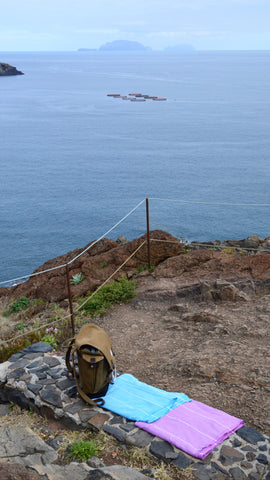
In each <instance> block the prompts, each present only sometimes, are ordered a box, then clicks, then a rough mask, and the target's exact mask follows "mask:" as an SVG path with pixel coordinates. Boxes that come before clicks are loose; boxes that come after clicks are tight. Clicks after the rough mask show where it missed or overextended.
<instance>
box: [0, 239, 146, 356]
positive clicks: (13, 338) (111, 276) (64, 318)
mask: <svg viewBox="0 0 270 480" xmlns="http://www.w3.org/2000/svg"><path fill="white" fill-rule="evenodd" d="M145 243H146V240H144V241H143V242H142V243H141V244H140V245H139V246H138V247H137V248H136V250H134V252H133V253H131V255H130V256H129V257H128V258H126V260H125V261H124V262H123V263H122V264H121V265H120V266H119V267H118V268H117V269H116V270H115V271H114V272H113V273H112V274H111V275H110V276H109V277H108V278H107V279H106V280H104V282H103V283H102V284H101V285H100V286H99V287H98V288H97V289H96V290H95V291H94V292H93V293H92V294H91V295H90V296H89V297H88V298H87V299H86V300H85V301H84V302H83V303H82V304H81V305H79V307H77V308H76V309H75V312H78V311H79V310H80V309H81V308H82V307H83V306H84V305H85V304H86V303H87V302H89V300H90V299H91V298H93V296H94V295H96V293H97V292H99V290H100V289H101V288H102V287H104V285H106V283H108V282H109V281H110V280H111V279H112V278H113V277H114V275H116V274H117V273H118V272H119V271H120V270H121V268H123V266H124V265H125V264H126V263H127V262H128V261H129V260H130V259H131V258H132V257H134V255H136V253H137V252H138V251H139V250H140V249H141V248H142V247H143V245H145ZM70 317H71V313H69V314H67V315H65V316H64V317H61V318H58V319H57V320H54V321H53V322H48V323H45V324H43V325H40V327H37V328H34V329H32V330H29V331H27V332H25V333H21V334H19V335H16V336H15V337H12V338H10V339H7V340H4V341H2V342H0V347H1V346H5V345H7V344H9V343H12V342H14V341H16V340H17V339H18V338H22V337H27V335H29V334H31V333H34V332H38V331H39V330H44V329H45V328H48V327H50V326H52V325H55V324H56V323H59V322H62V321H63V320H66V319H68V318H70Z"/></svg>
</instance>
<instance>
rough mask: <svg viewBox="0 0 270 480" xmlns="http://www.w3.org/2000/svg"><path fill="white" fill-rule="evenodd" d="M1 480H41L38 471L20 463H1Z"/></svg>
mask: <svg viewBox="0 0 270 480" xmlns="http://www.w3.org/2000/svg"><path fill="white" fill-rule="evenodd" d="M0 472H1V480H11V479H12V480H41V479H42V478H43V477H40V476H39V475H37V474H36V473H31V472H29V470H28V469H27V468H26V467H24V466H23V465H21V464H19V463H0Z"/></svg>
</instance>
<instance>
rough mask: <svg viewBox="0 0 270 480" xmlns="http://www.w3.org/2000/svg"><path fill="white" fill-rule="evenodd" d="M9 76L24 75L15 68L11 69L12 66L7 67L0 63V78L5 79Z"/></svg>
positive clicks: (7, 65) (5, 64) (6, 64)
mask: <svg viewBox="0 0 270 480" xmlns="http://www.w3.org/2000/svg"><path fill="white" fill-rule="evenodd" d="M10 75H24V74H23V72H20V70H17V68H16V67H12V65H9V64H8V63H0V76H1V77H7V76H10Z"/></svg>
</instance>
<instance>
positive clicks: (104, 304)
mask: <svg viewBox="0 0 270 480" xmlns="http://www.w3.org/2000/svg"><path fill="white" fill-rule="evenodd" d="M135 295H136V283H135V281H134V280H128V279H127V278H125V277H121V278H119V279H118V280H113V281H112V282H111V283H108V284H107V285H104V286H103V287H102V288H101V289H100V290H99V291H98V292H97V293H96V294H95V295H93V297H92V298H89V300H88V302H87V303H86V304H85V305H83V306H82V310H84V311H85V312H86V313H88V314H90V315H91V316H94V315H102V314H104V313H105V312H106V310H107V309H108V308H110V307H112V306H113V305H114V304H116V303H122V302H126V301H127V300H129V299H130V298H133V297H135ZM80 301H81V302H83V301H85V299H80Z"/></svg>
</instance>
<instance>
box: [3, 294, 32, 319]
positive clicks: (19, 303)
mask: <svg viewBox="0 0 270 480" xmlns="http://www.w3.org/2000/svg"><path fill="white" fill-rule="evenodd" d="M30 302H31V300H30V298H27V297H20V298H19V299H18V300H15V302H13V303H12V304H11V305H10V307H9V309H8V311H7V312H6V314H7V315H10V314H11V313H17V312H20V311H21V310H26V309H27V308H28V307H29V305H30Z"/></svg>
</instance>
